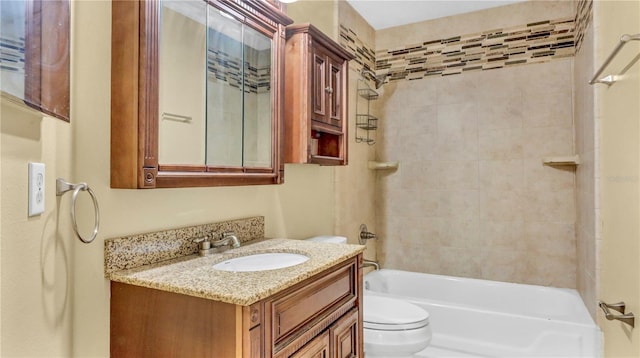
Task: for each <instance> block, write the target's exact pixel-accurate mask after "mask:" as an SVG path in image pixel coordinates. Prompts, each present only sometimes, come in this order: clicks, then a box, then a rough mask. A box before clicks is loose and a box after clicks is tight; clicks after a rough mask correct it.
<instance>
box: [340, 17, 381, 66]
mask: <svg viewBox="0 0 640 358" xmlns="http://www.w3.org/2000/svg"><path fill="white" fill-rule="evenodd" d="M339 36H340V37H339V39H338V43H339V44H340V46H342V47H343V48H344V49H346V50H347V51H348V52H350V53H351V54H353V55H354V56H355V57H356V58H355V60H354V61H355V63H356V64H357V67H356V70H357V71H358V72H360V69H361V68H362V67H364V68H366V69H368V70H372V71H373V70H374V68H375V65H376V53H375V51H374V50H373V49H372V47H371V46H369V45H367V44H365V43H364V42H363V41H362V40H361V39H360V38H359V37H358V35H357V34H356V32H355V31H353V30H352V29H350V28H347V27H346V26H344V25H342V24H340V35H339Z"/></svg>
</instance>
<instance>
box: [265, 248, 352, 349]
mask: <svg viewBox="0 0 640 358" xmlns="http://www.w3.org/2000/svg"><path fill="white" fill-rule="evenodd" d="M356 272H357V271H356V264H355V260H349V261H348V264H347V265H342V266H340V267H338V268H336V269H334V270H332V271H330V272H328V273H326V274H325V275H324V276H322V277H319V278H315V279H314V280H312V281H311V282H310V283H308V284H306V285H305V284H304V283H303V285H302V287H297V288H295V289H293V290H292V291H288V292H285V293H284V294H283V295H282V296H280V297H278V298H276V299H274V300H273V301H271V303H270V304H271V315H272V322H273V331H272V332H273V342H274V343H275V344H276V345H277V344H278V343H280V342H282V341H283V340H285V339H286V338H288V337H289V336H292V335H294V334H295V333H296V330H297V329H299V328H301V327H304V326H305V325H310V324H314V323H315V322H317V321H319V320H321V319H322V318H324V317H325V316H327V315H329V314H331V313H333V312H334V311H335V310H336V309H338V308H339V307H340V306H342V305H344V304H346V303H348V302H349V301H352V302H354V305H355V299H356V294H357V293H356V284H357V277H356ZM305 283H306V282H305Z"/></svg>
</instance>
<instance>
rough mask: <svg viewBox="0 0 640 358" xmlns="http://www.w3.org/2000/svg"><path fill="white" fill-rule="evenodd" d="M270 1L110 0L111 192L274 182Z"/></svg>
mask: <svg viewBox="0 0 640 358" xmlns="http://www.w3.org/2000/svg"><path fill="white" fill-rule="evenodd" d="M292 22H293V21H292V20H291V19H290V18H289V17H288V16H287V15H286V14H285V13H283V12H282V6H281V4H280V2H279V1H276V0H180V1H176V0H114V1H113V2H112V40H111V41H112V42H111V48H112V57H111V187H112V188H129V189H136V188H138V189H141V188H176V187H196V186H231V185H255V184H280V183H282V181H283V173H284V164H283V163H284V152H283V150H281V148H282V142H281V141H282V136H283V132H284V97H283V95H282V94H283V93H284V46H285V35H286V32H285V28H286V26H287V25H289V24H291V23H292Z"/></svg>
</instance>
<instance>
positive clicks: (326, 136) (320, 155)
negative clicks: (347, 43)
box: [284, 24, 353, 165]
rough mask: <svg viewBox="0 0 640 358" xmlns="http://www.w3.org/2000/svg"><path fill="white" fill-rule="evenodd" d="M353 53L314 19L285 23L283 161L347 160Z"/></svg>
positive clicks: (336, 162)
mask: <svg viewBox="0 0 640 358" xmlns="http://www.w3.org/2000/svg"><path fill="white" fill-rule="evenodd" d="M351 59H353V56H352V55H351V54H350V53H349V52H347V51H346V50H344V49H343V48H342V47H340V45H338V44H337V43H336V42H335V41H333V40H332V39H330V38H329V37H328V36H327V35H325V34H324V33H322V32H321V31H320V30H318V29H317V28H316V27H314V26H313V25H311V24H301V25H290V26H287V42H286V46H285V61H286V67H285V83H286V85H285V100H284V101H285V142H286V143H285V162H287V163H315V164H321V165H346V164H347V161H348V158H347V143H348V135H347V128H348V119H347V115H348V108H347V98H348V91H347V88H348V72H349V68H348V64H349V60H351Z"/></svg>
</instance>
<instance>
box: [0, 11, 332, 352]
mask: <svg viewBox="0 0 640 358" xmlns="http://www.w3.org/2000/svg"><path fill="white" fill-rule="evenodd" d="M72 8H73V16H72V28H73V30H72V38H73V40H72V41H73V44H74V45H73V53H72V94H71V98H72V120H71V123H70V124H68V123H64V122H62V121H58V120H54V119H51V118H44V119H41V118H40V117H39V116H34V115H29V114H24V113H23V112H21V111H19V110H15V109H13V108H12V107H10V106H7V105H5V104H4V103H3V104H2V108H1V109H2V118H1V121H2V122H1V125H2V127H1V128H2V131H1V135H2V136H1V138H2V139H1V143H2V147H1V162H2V178H1V180H2V211H1V215H2V216H1V218H0V219H1V220H2V227H1V231H0V232H1V234H2V242H1V245H2V246H1V250H0V252H1V254H2V256H1V258H0V261H1V263H2V271H1V272H2V279H1V282H2V290H1V292H2V301H1V302H2V318H1V319H2V336H1V342H2V352H0V355H1V356H3V357H20V356H25V357H26V356H28V357H37V356H41V357H51V356H59V357H69V356H75V357H108V356H109V283H108V281H107V280H105V279H104V276H103V240H104V239H105V238H109V237H114V236H119V235H123V234H132V233H140V232H147V231H153V230H159V229H166V228H172V227H180V226H188V225H191V224H200V223H207V222H215V221H221V220H226V219H231V218H240V217H246V216H253V215H264V216H265V217H266V220H265V221H266V235H268V236H270V237H291V238H303V237H306V236H311V235H319V234H327V233H329V234H331V233H333V230H334V227H335V220H334V216H333V215H334V200H335V199H334V196H333V194H332V193H333V191H334V185H335V184H334V177H333V174H334V171H333V169H331V168H324V167H319V166H302V165H287V166H286V168H285V171H286V183H285V184H284V185H281V186H251V187H228V188H193V189H157V190H122V189H111V188H110V187H109V166H108V163H109V143H110V137H109V132H110V129H109V126H110V124H109V123H110V100H109V91H110V45H109V44H110V43H111V38H110V36H111V35H110V31H111V3H110V2H108V1H74V2H73V3H72ZM29 161H38V162H44V163H46V165H47V174H46V175H47V182H46V185H47V186H46V190H47V197H46V203H47V204H46V210H47V211H46V212H45V214H44V215H42V216H40V217H34V218H27V214H26V212H27V209H26V202H27V201H26V198H27V192H26V191H27V190H26V185H27V181H26V175H27V163H28V162H29ZM56 177H65V178H67V179H68V180H71V181H76V182H79V181H86V182H87V183H89V185H90V186H91V188H92V189H93V190H94V191H95V193H96V195H97V197H98V200H99V202H100V213H101V228H100V234H99V235H98V238H97V239H96V241H95V242H94V243H92V244H89V245H86V244H82V243H80V242H79V241H78V240H77V239H75V238H74V237H73V235H72V234H71V231H70V227H69V222H70V219H69V202H70V197H69V195H66V196H64V197H62V198H60V199H57V200H56V197H55V178H56ZM78 214H79V219H78V220H79V222H80V224H81V231H82V232H85V233H86V232H88V231H89V230H90V227H89V226H91V225H92V216H93V211H92V209H91V207H90V203H89V200H88V199H87V197H86V196H84V195H81V197H80V200H79V203H78Z"/></svg>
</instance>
